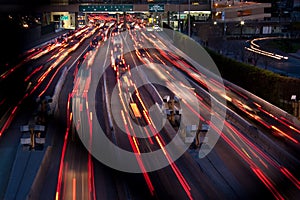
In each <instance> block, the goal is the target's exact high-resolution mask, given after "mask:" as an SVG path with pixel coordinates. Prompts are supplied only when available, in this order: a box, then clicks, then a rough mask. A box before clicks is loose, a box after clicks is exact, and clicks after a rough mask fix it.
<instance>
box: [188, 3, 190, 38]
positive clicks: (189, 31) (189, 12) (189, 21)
mask: <svg viewBox="0 0 300 200" xmlns="http://www.w3.org/2000/svg"><path fill="white" fill-rule="evenodd" d="M190 1H191V0H189V1H188V4H189V18H188V20H189V23H188V36H189V37H191V2H190Z"/></svg>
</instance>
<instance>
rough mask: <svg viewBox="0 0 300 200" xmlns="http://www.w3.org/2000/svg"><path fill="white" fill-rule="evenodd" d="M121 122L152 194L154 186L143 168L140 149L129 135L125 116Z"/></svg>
mask: <svg viewBox="0 0 300 200" xmlns="http://www.w3.org/2000/svg"><path fill="white" fill-rule="evenodd" d="M123 122H124V125H125V129H126V133H127V136H128V139H129V142H130V145H131V147H132V149H133V151H134V153H135V157H136V160H137V161H138V164H139V166H140V168H141V171H142V173H143V176H144V178H145V181H146V183H147V186H148V188H149V190H150V193H151V195H152V196H153V195H154V192H155V191H154V187H153V184H152V182H151V180H150V177H149V175H148V173H147V171H146V169H145V166H144V164H143V162H142V160H141V157H140V153H139V152H140V150H139V148H138V146H137V145H136V144H135V143H134V140H133V137H132V136H131V134H130V131H129V129H128V125H127V123H126V120H125V118H123Z"/></svg>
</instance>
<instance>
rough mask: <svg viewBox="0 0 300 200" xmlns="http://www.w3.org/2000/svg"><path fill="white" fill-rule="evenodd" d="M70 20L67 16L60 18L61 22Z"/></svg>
mask: <svg viewBox="0 0 300 200" xmlns="http://www.w3.org/2000/svg"><path fill="white" fill-rule="evenodd" d="M68 19H69V16H67V15H63V16H60V20H61V21H62V20H68Z"/></svg>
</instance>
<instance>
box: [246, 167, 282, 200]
mask: <svg viewBox="0 0 300 200" xmlns="http://www.w3.org/2000/svg"><path fill="white" fill-rule="evenodd" d="M251 169H252V171H253V172H254V173H255V174H256V175H257V177H258V178H259V179H260V180H261V181H262V182H263V183H264V184H265V186H267V188H268V189H269V190H270V191H271V192H272V194H273V196H274V197H275V198H276V199H278V200H284V198H283V197H282V196H281V194H280V193H279V192H278V190H277V189H276V188H275V186H274V184H273V183H272V182H271V181H270V180H269V179H268V177H266V176H265V175H264V174H263V173H262V172H261V170H260V169H259V168H256V167H251Z"/></svg>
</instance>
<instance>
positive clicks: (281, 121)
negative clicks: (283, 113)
mask: <svg viewBox="0 0 300 200" xmlns="http://www.w3.org/2000/svg"><path fill="white" fill-rule="evenodd" d="M258 109H259V110H260V111H262V112H263V113H265V114H267V115H269V116H270V117H272V118H273V119H275V120H277V121H279V122H280V123H282V124H283V125H285V126H286V127H288V128H290V129H292V130H293V131H296V132H297V133H300V130H298V129H296V128H295V127H293V126H291V125H289V124H288V123H286V122H284V121H283V120H282V119H280V118H278V117H276V116H274V115H273V114H271V113H269V112H268V111H266V110H264V109H262V108H261V107H258Z"/></svg>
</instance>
